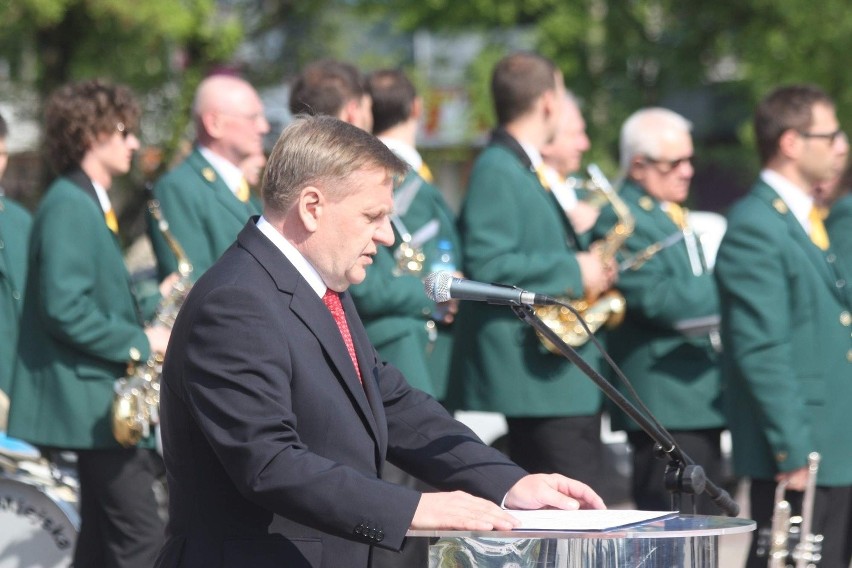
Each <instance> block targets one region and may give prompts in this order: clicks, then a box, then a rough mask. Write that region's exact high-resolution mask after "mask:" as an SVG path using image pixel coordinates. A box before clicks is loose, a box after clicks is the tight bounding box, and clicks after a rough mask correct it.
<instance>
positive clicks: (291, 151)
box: [261, 115, 408, 214]
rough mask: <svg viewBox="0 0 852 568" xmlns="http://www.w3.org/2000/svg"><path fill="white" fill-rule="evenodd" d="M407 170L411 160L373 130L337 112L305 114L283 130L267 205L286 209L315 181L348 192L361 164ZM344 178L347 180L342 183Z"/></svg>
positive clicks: (266, 188)
mask: <svg viewBox="0 0 852 568" xmlns="http://www.w3.org/2000/svg"><path fill="white" fill-rule="evenodd" d="M365 168H366V169H370V168H377V169H384V170H385V171H386V172H387V173H388V175H390V176H394V175H403V174H404V173H405V172H406V171H407V170H408V165H407V164H406V163H405V162H403V161H402V160H400V159H399V158H398V157H397V156H396V155H395V154H394V153H393V152H391V151H390V150H389V149H388V147H387V146H385V145H384V143H382V142H381V141H380V140H379V139H378V138H376V137H375V136H373V135H372V134H368V133H367V132H365V131H363V130H361V129H360V128H357V127H355V126H352V125H351V124H348V123H346V122H343V121H342V120H339V119H337V118H334V117H331V116H307V115H299V116H296V118H295V119H294V120H293V122H292V123H290V124H289V125H288V126H287V128H285V129H284V131H283V132H282V133H281V136H280V137H279V138H278V142H276V143H275V147H274V148H273V149H272V153H271V154H270V155H269V160H268V161H267V163H266V171H265V172H264V175H263V182H262V184H261V194H262V196H263V206H264V211H269V212H270V213H277V214H284V213H285V212H286V211H287V210H288V209H289V208H290V206H291V205H292V204H293V202H294V201H295V199H296V197H297V196H298V195H299V192H300V191H301V190H302V189H304V188H305V187H307V186H309V185H316V186H322V187H323V188H324V189H326V190H327V191H328V192H330V194H332V195H333V194H335V193H336V192H340V193H343V192H345V190H346V188H347V187H348V184H347V183H345V181H346V179H347V178H348V177H349V176H351V175H352V174H353V173H355V172H356V171H358V170H361V169H365ZM341 182H343V183H341Z"/></svg>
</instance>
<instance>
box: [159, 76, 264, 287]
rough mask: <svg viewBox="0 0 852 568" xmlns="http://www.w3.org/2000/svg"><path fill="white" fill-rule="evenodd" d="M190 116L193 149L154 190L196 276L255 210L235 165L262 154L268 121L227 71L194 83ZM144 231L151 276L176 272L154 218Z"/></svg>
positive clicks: (250, 93)
mask: <svg viewBox="0 0 852 568" xmlns="http://www.w3.org/2000/svg"><path fill="white" fill-rule="evenodd" d="M192 116H193V121H194V123H195V147H194V148H193V150H192V152H191V153H190V154H189V155H188V156H187V157H186V159H185V160H184V161H183V162H182V163H181V164H180V165H178V166H177V167H176V168H175V169H173V170H172V171H170V172H169V173H168V174H166V175H165V176H163V177H162V178H161V179H160V180H159V181H158V182H157V185H156V187H155V188H154V193H155V195H156V197H157V199H158V200H159V202H160V208H161V210H162V213H163V216H164V217H165V219H166V220H167V221H168V222H169V228H170V230H171V232H172V234H173V235H174V237H175V239H177V241H178V243H180V245H181V247H183V249H184V252H186V255H187V257H188V258H189V261H190V263H191V264H192V266H193V272H192V277H193V278H194V279H197V278H198V277H199V276H201V275H202V274H203V273H204V272H205V271H206V270H207V269H208V268H210V266H211V265H212V264H213V262H215V261H216V259H218V258H219V256H220V255H221V254H222V253H223V252H225V249H226V248H228V247H229V246H230V245H231V243H232V242H233V241H234V239H235V238H236V237H237V234H238V233H239V232H240V230H241V229H242V227H243V225H245V223H246V221H248V219H249V217H251V216H252V215H257V214H259V213H260V209H261V206H260V201H259V199H258V197H257V196H255V195H252V194H251V191H250V189H249V179H247V178H251V177H252V175H251V173H250V174H249V175H248V176H246V175H245V173H244V172H243V171H242V169H241V167H242V166H244V165H245V164H246V163H247V161H249V160H251V161H253V160H255V159H256V158H257V157H258V156H261V155H263V136H264V135H265V134H266V133H267V132H269V122H267V120H266V117H265V115H264V110H263V103H262V102H261V100H260V97H259V96H258V94H257V92H256V91H255V90H254V87H252V86H251V85H250V84H249V83H247V82H246V81H244V80H243V79H240V78H238V77H234V76H230V75H211V76H210V77H208V78H206V79H204V80H203V81H202V82H201V84H200V85H199V86H198V89H197V90H196V92H195V101H194V103H193V107H192ZM253 167H254V168H255V169H256V168H257V167H258V166H257V165H254V166H253ZM253 173H254V174H255V179H257V176H256V172H253ZM149 234H150V236H151V242H152V244H153V246H154V252H155V254H156V255H157V267H158V273H159V277H160V278H164V277H165V276H166V275H167V274H169V273H171V272H174V271H175V270H177V260H176V259H175V255H174V253H173V252H172V250H171V248H169V246H168V244H167V243H166V240H165V239H164V238H163V236H162V233H161V232H160V230H159V229H158V228H157V224H156V222H151V223H150V230H149Z"/></svg>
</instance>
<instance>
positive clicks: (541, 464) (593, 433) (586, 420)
mask: <svg viewBox="0 0 852 568" xmlns="http://www.w3.org/2000/svg"><path fill="white" fill-rule="evenodd" d="M506 421H507V422H508V425H509V435H508V436H509V457H510V458H511V459H512V461H514V462H515V463H516V464H518V465H519V466H521V467H522V468H524V469H525V470H527V471H529V472H530V473H561V474H562V475H565V476H568V477H570V478H572V479H576V480H578V481H582V482H583V483H585V484H587V485H589V486H590V487H591V488H592V489H595V490H596V491H597V490H598V486H600V485H601V484H602V479H603V477H604V475H605V472H604V471H603V469H604V467H603V442H601V415H600V414H594V415H592V416H558V417H546V418H507V419H506Z"/></svg>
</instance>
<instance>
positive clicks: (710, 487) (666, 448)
mask: <svg viewBox="0 0 852 568" xmlns="http://www.w3.org/2000/svg"><path fill="white" fill-rule="evenodd" d="M512 311H514V312H515V314H516V315H517V316H518V317H519V318H520V319H521V320H522V321H524V322H525V323H527V324H528V325H530V326H531V327H532V328H534V329H535V330H536V331H538V332H539V333H541V334H542V335H544V336H545V337H546V338H547V339H549V340H550V341H551V342H552V343H553V345H554V346H555V347H556V348H557V349H558V351H559V353H560V354H562V355H563V356H564V357H565V358H566V359H568V360H569V361H571V362H572V363H573V364H574V365H576V366H577V368H579V369H580V370H581V371H582V372H583V374H585V375H586V376H587V377H589V379H591V380H592V382H594V383H595V384H596V385H597V386H598V388H599V389H601V391H603V393H604V394H605V395H606V396H607V397H608V398H609V399H610V400H611V401H612V402H613V403H615V405H616V406H618V407H619V408H620V409H621V410H623V411H624V413H625V414H627V416H629V417H630V418H632V419H633V420H634V421H635V422H636V423H637V424H638V425H639V427H640V428H642V430H644V431H645V433H647V434H648V435H649V436H650V437H651V438H652V439H653V440H654V442H656V443H657V444H658V445H659V446H660V447H661V448H662V449H663V452H665V453H666V454H667V455H668V456H669V458H670V460H671V461H672V462H674V463H675V464H676V470H677V473H676V479H673V480H671V481H672V482H671V483H669V481H670V480H669V479H668V478H669V472H668V470H667V476H666V477H667V483H666V485H667V488H668V489H669V490H670V491H672V492H673V493H674V492H677V493H679V492H681V491H683V490H686V491H688V492H693V493H694V494H696V495H699V494H701V493H702V492H704V493H707V495H708V496H709V497H710V498H711V499H712V500H713V502H714V503H716V505H717V506H718V507H719V508H720V509H721V510H722V511H724V512H725V513H726V514H727V515H728V516H731V517H736V516H737V515H739V512H740V507H739V505H738V504H737V503H736V501H734V500H733V499H732V498H731V495H730V494H729V493H728V492H727V491H726V490H724V489H722V488H721V487H719V486H717V485H716V484H715V483H713V482H712V481H711V480H709V479H707V478H706V476H705V475H704V470H703V468H701V466H700V465H695V464H694V463H693V461H692V460H691V459H690V458H689V456H687V455H686V454H685V453H684V452H683V451H682V450H681V449H680V448H679V447H678V446H677V444H676V443H675V442H674V440H673V439H672V437H671V435H670V434H669V433H668V432H665V431H664V430H663V429H661V428H660V427H659V426H658V425H657V424H655V423H654V422H652V421H651V420H649V419H648V418H647V417H646V416H645V415H644V414H643V413H642V412H640V411H639V410H638V409H637V408H636V406H635V405H634V404H633V403H632V402H631V401H630V400H628V399H627V398H626V397H625V396H624V395H623V394H622V393H621V392H620V391H618V390H617V389H616V388H615V387H614V386H613V385H612V384H611V383H610V382H609V381H608V380H606V379H605V378H604V377H603V376H602V375H601V374H600V373H598V372H597V371H595V370H594V369H593V368H592V367H591V366H589V364H588V363H586V361H584V360H583V358H582V357H580V355H579V354H578V353H577V352H576V351H575V350H574V349H573V348H572V347H571V346H569V345H568V344H567V343H565V342H564V341H562V339H561V338H560V337H559V336H558V335H557V334H556V333H555V332H554V331H553V330H552V329H550V327H548V326H547V324H545V323H544V322H543V321H541V319H540V318H539V317H538V316H536V315H535V311H534V309H533V308H532V306H528V305H525V304H512Z"/></svg>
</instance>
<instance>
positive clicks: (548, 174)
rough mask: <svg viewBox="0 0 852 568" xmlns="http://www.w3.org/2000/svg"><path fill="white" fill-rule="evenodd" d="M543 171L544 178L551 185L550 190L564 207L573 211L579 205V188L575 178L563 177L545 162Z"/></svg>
mask: <svg viewBox="0 0 852 568" xmlns="http://www.w3.org/2000/svg"><path fill="white" fill-rule="evenodd" d="M542 172H543V174H544V179H546V180H547V184H548V185H549V186H550V191H552V192H553V196H554V197H556V200H557V201H558V202H559V205H561V206H562V209H564V210H565V211H572V210H573V209H574V207H575V206H576V205H577V190H576V189H575V185H576V184H575V183H574V180H572V179H571V178H570V177H568V178H563V177H562V176H561V175H560V174H559V172H557V171H556V170H555V169H553V168H552V167H551V166H549V165H547V164H544V163H543V169H542Z"/></svg>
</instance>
